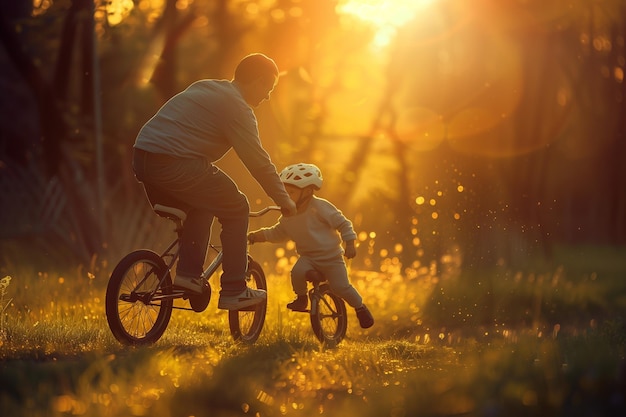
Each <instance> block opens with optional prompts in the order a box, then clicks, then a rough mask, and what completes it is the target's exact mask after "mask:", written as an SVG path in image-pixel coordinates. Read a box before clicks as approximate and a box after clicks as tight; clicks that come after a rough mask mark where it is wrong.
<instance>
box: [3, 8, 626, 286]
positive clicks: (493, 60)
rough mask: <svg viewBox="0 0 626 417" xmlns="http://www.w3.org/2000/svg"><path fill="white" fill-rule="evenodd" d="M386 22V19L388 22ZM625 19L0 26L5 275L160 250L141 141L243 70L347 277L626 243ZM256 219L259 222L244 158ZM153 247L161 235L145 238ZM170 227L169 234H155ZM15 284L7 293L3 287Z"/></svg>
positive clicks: (69, 20)
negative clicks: (328, 204)
mask: <svg viewBox="0 0 626 417" xmlns="http://www.w3.org/2000/svg"><path fill="white" fill-rule="evenodd" d="M394 3H395V7H393V4H394ZM625 9H626V6H625V4H624V2H622V1H617V0H603V1H600V0H598V1H586V0H574V1H571V2H568V3H567V5H564V4H563V2H561V1H558V0H547V1H545V0H542V1H515V0H508V1H489V0H479V1H478V0H477V1H472V2H465V1H455V0H439V1H432V0H431V1H414V2H387V3H385V2H354V1H348V0H341V1H330V0H265V1H254V2H253V1H244V0H230V1H227V0H213V1H207V0H195V1H193V0H178V1H176V0H141V1H139V0H136V1H131V0H113V1H106V2H105V1H96V2H90V1H87V0H56V1H49V0H42V1H40V2H37V1H36V2H32V3H31V2H28V1H21V2H14V1H11V2H3V3H2V7H1V8H0V12H1V19H0V42H1V43H0V44H1V45H2V47H1V48H0V62H1V65H0V73H1V78H0V90H1V94H0V97H1V99H0V114H1V116H0V161H1V162H0V191H1V192H0V219H1V220H0V222H1V228H0V230H1V236H0V237H1V238H2V239H1V242H2V245H3V246H2V253H3V264H4V266H3V267H4V268H5V269H6V265H7V264H8V262H9V261H8V259H11V258H12V257H14V256H16V254H18V253H24V250H25V249H27V250H28V253H29V256H31V257H32V259H33V261H34V260H35V259H41V260H42V261H43V262H44V263H50V262H61V263H66V264H67V262H82V263H85V264H86V263H89V262H93V259H94V258H98V259H100V260H107V261H109V262H115V261H116V260H117V259H119V258H120V257H121V256H122V255H123V254H124V253H126V252H128V251H129V250H131V249H134V248H137V247H142V246H150V245H154V244H155V242H159V241H160V240H161V239H163V238H165V239H169V237H170V235H169V234H167V233H165V236H164V233H163V230H164V229H163V228H162V227H160V226H161V225H163V220H162V219H159V218H158V217H157V216H153V215H152V213H151V212H150V210H149V206H147V203H146V201H145V198H144V195H143V192H142V190H141V187H140V185H139V184H138V183H137V182H136V181H135V179H134V177H133V175H132V171H131V168H130V155H131V149H132V144H133V141H134V138H135V136H136V134H137V132H138V130H139V129H140V127H141V126H142V125H143V123H145V122H146V120H147V119H148V118H149V117H150V116H151V115H152V114H154V112H155V111H156V110H157V109H158V108H159V106H160V105H161V104H163V103H164V101H165V100H167V99H168V98H169V97H171V96H172V95H173V94H175V93H177V92H178V91H180V90H182V89H183V88H185V87H186V86H187V85H188V84H189V83H191V82H193V81H195V80H197V79H200V78H231V76H232V70H233V68H234V66H235V65H236V63H237V61H238V60H239V59H240V58H241V57H242V56H244V55H245V54H247V53H251V52H263V53H266V54H267V55H269V56H271V57H273V58H274V59H275V60H276V62H277V64H278V65H279V67H280V69H281V70H282V71H283V73H282V75H281V80H280V83H279V85H278V86H277V88H276V90H275V92H274V93H273V97H272V100H271V101H270V102H269V103H265V104H263V105H262V106H261V107H260V108H259V109H258V110H257V116H258V119H259V126H260V130H261V138H262V141H263V143H264V145H265V146H266V148H267V149H268V151H269V153H270V154H271V156H272V158H273V160H274V161H275V163H276V165H277V167H278V168H279V169H280V168H281V167H283V166H285V165H288V164H291V163H295V162H301V161H305V162H311V163H315V164H317V165H319V166H320V167H321V169H322V171H323V173H324V176H325V180H326V181H325V185H324V189H323V190H322V191H321V194H320V195H321V196H323V197H325V198H328V199H330V200H331V201H333V202H334V203H335V204H336V205H337V206H338V207H340V208H341V209H342V210H343V211H344V212H345V214H346V215H347V216H348V217H349V218H351V219H352V220H353V221H354V223H355V227H356V229H357V231H358V233H359V243H360V246H361V247H362V248H366V249H361V251H360V253H361V254H362V255H363V256H359V257H357V259H355V260H354V264H353V267H358V268H362V269H371V270H382V271H383V272H384V271H385V270H389V269H394V270H397V271H401V272H402V273H403V274H406V275H410V274H411V273H413V272H414V271H417V270H419V269H420V268H424V267H429V268H430V267H432V266H433V265H438V264H441V263H442V261H446V262H451V263H453V264H456V265H463V266H464V267H466V268H472V267H479V268H480V267H484V266H493V265H502V264H506V265H512V266H515V267H521V268H523V267H524V265H525V264H526V263H527V262H528V260H529V259H530V258H531V257H535V256H540V257H542V258H544V259H546V260H548V261H549V260H550V258H551V256H552V254H553V252H554V249H555V248H556V247H559V246H561V245H587V244H591V245H600V246H613V247H621V246H623V245H624V244H625V243H626V163H625V160H626V139H625V137H624V135H625V131H626V110H625V109H626V107H625V106H626V104H625V95H626V94H625V93H626V83H625V82H624V68H625V66H626V63H625V59H626V58H625V57H626V53H625V50H626V46H625V38H626V22H625V20H624V16H626V13H625V12H626V10H625ZM219 164H220V166H221V167H222V168H224V169H225V170H226V172H227V173H229V174H230V175H231V176H233V177H234V178H235V180H236V181H237V182H238V184H239V185H240V187H241V189H242V191H244V192H245V193H246V194H247V195H248V196H249V199H250V202H251V206H252V208H253V209H257V208H260V207H262V206H264V205H267V204H271V201H269V200H268V199H267V197H265V196H264V195H263V193H262V190H261V189H260V187H259V186H258V185H257V184H256V183H255V182H254V180H252V179H251V177H250V176H249V175H248V173H247V172H246V171H245V169H244V168H243V166H242V165H241V164H240V163H239V161H238V160H237V158H236V157H235V156H234V155H229V156H227V157H226V158H224V159H223V160H222V161H220V163H219ZM156 226H159V227H156ZM166 226H167V225H166ZM4 272H6V271H4Z"/></svg>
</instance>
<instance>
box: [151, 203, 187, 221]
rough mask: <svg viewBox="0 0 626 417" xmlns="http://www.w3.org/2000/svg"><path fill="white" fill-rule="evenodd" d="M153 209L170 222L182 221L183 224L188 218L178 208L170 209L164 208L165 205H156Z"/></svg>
mask: <svg viewBox="0 0 626 417" xmlns="http://www.w3.org/2000/svg"><path fill="white" fill-rule="evenodd" d="M152 209H153V210H154V212H155V213H156V214H158V215H159V216H161V217H166V218H168V219H170V220H180V221H181V222H184V221H185V219H186V218H187V213H185V212H184V211H182V210H181V209H178V208H176V207H168V206H164V205H163V204H155V205H154V207H153V208H152Z"/></svg>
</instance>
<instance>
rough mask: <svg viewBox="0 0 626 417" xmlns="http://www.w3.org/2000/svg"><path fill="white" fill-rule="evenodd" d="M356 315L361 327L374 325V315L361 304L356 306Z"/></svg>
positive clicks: (366, 327)
mask: <svg viewBox="0 0 626 417" xmlns="http://www.w3.org/2000/svg"><path fill="white" fill-rule="evenodd" d="M355 311H356V317H357V318H358V319H359V324H360V325H361V327H362V328H363V329H368V328H370V327H372V326H373V325H374V317H373V316H372V313H370V311H369V310H368V308H367V307H366V306H365V304H363V305H362V306H361V307H359V308H356V309H355Z"/></svg>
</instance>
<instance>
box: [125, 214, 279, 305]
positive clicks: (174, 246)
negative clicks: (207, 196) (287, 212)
mask: <svg viewBox="0 0 626 417" xmlns="http://www.w3.org/2000/svg"><path fill="white" fill-rule="evenodd" d="M272 210H280V207H278V206H268V207H265V208H264V209H262V210H260V211H257V212H252V213H250V217H260V216H262V215H264V214H265V213H267V212H268V211H272ZM173 221H174V222H175V223H176V234H177V235H178V236H177V237H176V239H174V241H173V242H172V243H171V244H170V245H169V246H168V247H167V249H165V251H163V253H161V255H160V256H161V259H163V261H165V260H166V259H168V258H169V261H165V265H166V266H167V273H166V274H164V275H163V276H162V277H161V278H160V279H159V285H158V286H157V287H156V288H155V289H154V290H152V292H151V293H150V294H145V295H144V296H143V297H138V296H137V299H140V298H141V299H142V301H143V302H144V303H145V304H149V303H150V302H151V301H152V300H155V299H156V300H161V299H167V298H171V299H176V298H182V297H184V296H185V291H183V290H180V291H173V292H172V293H171V294H167V295H160V296H158V295H156V293H157V291H158V290H159V288H162V286H163V282H164V281H165V279H166V277H168V276H170V277H171V273H172V268H173V267H174V264H175V263H176V261H177V260H178V257H179V255H180V234H181V232H182V224H181V223H179V222H177V221H176V220H173ZM209 248H210V249H213V250H214V251H215V252H216V253H217V255H216V256H215V258H214V259H213V260H212V261H211V263H210V264H209V266H208V267H207V268H206V269H205V270H204V271H203V272H202V275H201V277H202V278H203V279H204V280H208V279H209V278H210V277H211V276H212V275H213V274H214V273H215V271H217V269H218V268H219V267H220V266H221V265H222V259H223V257H224V253H223V252H222V251H221V250H218V249H217V248H216V247H215V246H214V245H211V244H209ZM150 273H152V271H149V273H148V274H147V275H146V276H145V277H144V278H143V279H142V280H141V281H140V282H139V283H138V284H137V286H136V288H140V287H141V286H142V284H143V283H144V282H145V281H146V279H147V278H148V276H149V275H150ZM133 295H137V294H136V293H135V292H134V291H133V292H132V293H131V299H132V298H133Z"/></svg>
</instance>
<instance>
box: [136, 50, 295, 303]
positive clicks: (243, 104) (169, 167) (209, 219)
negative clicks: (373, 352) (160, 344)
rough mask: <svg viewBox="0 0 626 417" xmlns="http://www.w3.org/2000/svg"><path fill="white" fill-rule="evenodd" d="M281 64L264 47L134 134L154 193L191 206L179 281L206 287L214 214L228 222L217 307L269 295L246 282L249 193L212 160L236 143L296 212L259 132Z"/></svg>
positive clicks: (267, 186) (195, 288) (157, 199)
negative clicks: (259, 114)
mask: <svg viewBox="0 0 626 417" xmlns="http://www.w3.org/2000/svg"><path fill="white" fill-rule="evenodd" d="M278 73H279V72H278V67H277V66H276V64H275V63H274V61H273V60H272V59H270V58H268V57H267V56H265V55H263V54H251V55H248V56H246V57H244V58H243V59H242V60H241V61H240V63H239V64H238V65H237V67H236V69H235V74H234V77H233V79H232V80H230V81H229V80H214V79H205V80H200V81H196V82H195V83H193V84H191V85H190V86H189V87H188V88H187V89H186V90H184V91H182V92H180V93H178V94H177V95H175V96H174V97H172V98H171V99H170V100H169V101H167V102H166V103H165V104H164V105H163V106H162V107H161V108H160V109H159V110H158V111H157V113H156V114H155V115H154V116H153V117H152V118H151V119H150V120H148V122H147V123H146V124H145V125H144V126H143V127H142V128H141V130H140V132H139V135H138V136H137V139H136V141H135V145H134V153H133V170H134V172H135V175H136V177H137V179H138V180H139V181H140V182H142V183H143V186H144V189H145V191H146V195H147V196H148V199H149V200H150V202H151V203H152V205H154V204H156V203H160V204H165V205H170V206H175V207H178V208H180V209H182V210H184V211H185V212H186V213H187V219H186V221H185V227H184V230H183V233H182V238H181V243H180V260H179V262H178V266H177V270H176V277H175V279H174V286H175V287H180V288H184V289H186V290H188V291H192V292H195V293H198V294H199V293H201V292H202V288H203V282H202V279H201V278H200V275H201V274H202V271H203V266H204V261H205V258H206V253H207V247H208V243H209V239H210V236H211V225H212V224H213V219H214V217H217V219H218V221H219V222H220V223H221V225H222V231H221V234H220V239H221V243H222V251H223V264H222V268H223V274H222V276H221V291H220V299H219V302H218V308H220V309H226V310H239V309H241V308H245V307H248V306H251V305H255V304H257V303H259V302H262V301H263V300H265V299H266V298H267V294H266V292H265V291H263V290H255V289H251V288H248V287H247V286H246V282H245V275H246V270H247V259H248V258H247V242H246V234H247V230H248V213H249V210H250V207H249V204H248V200H247V198H246V196H245V195H244V194H243V193H242V192H241V191H239V189H238V188H237V185H236V184H235V183H234V182H233V180H232V179H231V178H230V177H228V175H226V174H225V173H224V172H223V171H222V170H221V169H219V168H218V167H216V166H215V165H213V163H214V162H216V161H217V160H219V159H220V158H222V157H223V156H224V155H225V154H226V153H227V152H228V151H229V150H230V149H231V148H233V149H234V150H235V152H236V153H237V155H238V157H239V158H240V159H241V161H242V162H243V164H244V165H245V166H246V168H247V169H248V171H249V172H250V173H251V174H252V176H253V177H254V178H255V179H256V180H257V182H258V183H259V184H260V185H261V187H262V188H263V190H264V191H265V192H266V193H267V195H268V196H269V197H270V198H272V199H273V200H274V202H276V204H278V205H279V206H280V207H281V209H282V211H283V214H284V215H286V216H291V215H293V214H295V213H296V206H295V203H294V202H293V201H292V200H291V199H290V198H289V195H288V194H287V192H286V191H285V187H284V186H283V183H282V182H281V180H280V178H279V176H278V173H277V172H276V167H275V166H274V164H273V163H272V161H271V159H270V157H269V155H268V154H267V152H266V151H265V149H264V148H263V146H262V144H261V141H260V139H259V132H258V127H257V120H256V117H255V115H254V112H253V110H252V107H257V106H258V105H259V104H260V103H261V102H263V101H264V100H269V97H270V94H271V92H272V90H273V89H274V87H275V86H276V83H277V81H278Z"/></svg>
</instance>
